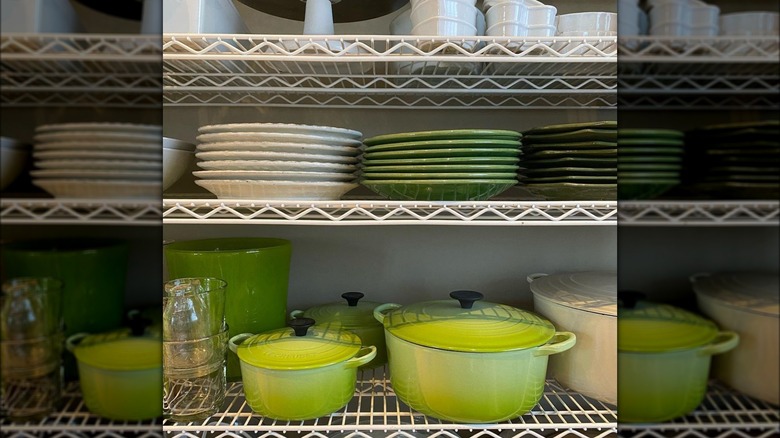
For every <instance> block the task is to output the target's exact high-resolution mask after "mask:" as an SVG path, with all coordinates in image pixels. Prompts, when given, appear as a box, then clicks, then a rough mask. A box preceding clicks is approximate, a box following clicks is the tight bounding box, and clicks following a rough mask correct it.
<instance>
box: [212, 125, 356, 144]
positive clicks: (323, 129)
mask: <svg viewBox="0 0 780 438" xmlns="http://www.w3.org/2000/svg"><path fill="white" fill-rule="evenodd" d="M198 132H199V133H201V134H209V133H219V132H276V133H287V134H313V135H327V136H332V137H347V138H353V139H356V140H359V139H360V138H361V137H363V133H361V132H360V131H354V130H352V129H346V128H336V127H333V126H316V125H298V124H294V123H225V124H221V125H206V126H201V127H200V128H199V129H198Z"/></svg>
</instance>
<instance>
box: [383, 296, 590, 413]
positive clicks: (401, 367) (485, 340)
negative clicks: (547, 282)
mask: <svg viewBox="0 0 780 438" xmlns="http://www.w3.org/2000/svg"><path fill="white" fill-rule="evenodd" d="M450 297H452V298H454V299H455V300H457V301H455V300H443V301H429V302H422V303H416V304H412V305H408V306H401V305H399V304H383V305H381V306H378V307H377V308H376V309H375V310H374V316H375V317H376V319H377V320H378V321H380V322H382V323H383V325H384V328H385V337H386V342H387V353H388V361H389V364H390V382H391V384H392V385H393V390H394V391H395V393H396V395H398V397H399V398H400V399H401V400H402V401H403V402H404V403H406V404H407V405H409V406H410V407H411V408H413V409H414V410H416V411H419V412H421V413H423V414H426V415H430V416H432V417H436V418H440V419H443V420H448V421H456V422H460V423H489V422H498V421H504V420H507V419H510V418H514V417H517V416H519V415H522V414H524V413H526V412H528V411H530V410H531V408H533V407H534V405H536V404H537V403H538V402H539V399H540V398H541V397H542V394H543V392H544V382H545V376H546V373H547V359H548V356H549V355H551V354H555V353H560V352H562V351H566V350H568V349H569V348H571V347H572V346H574V344H575V342H576V338H575V336H574V334H573V333H569V332H556V331H555V327H553V325H552V323H551V322H549V321H548V320H546V319H544V318H541V317H540V316H538V315H536V314H534V313H531V312H527V311H524V310H520V309H517V308H514V307H510V306H507V305H502V304H495V303H489V302H482V301H478V300H481V299H482V298H483V296H482V294H480V293H478V292H473V291H455V292H452V293H451V294H450Z"/></svg>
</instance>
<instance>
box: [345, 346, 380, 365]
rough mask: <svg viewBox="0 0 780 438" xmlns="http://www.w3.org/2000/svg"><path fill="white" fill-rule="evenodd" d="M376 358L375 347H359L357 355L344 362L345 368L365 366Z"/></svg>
mask: <svg viewBox="0 0 780 438" xmlns="http://www.w3.org/2000/svg"><path fill="white" fill-rule="evenodd" d="M375 357H376V347H374V346H373V345H369V346H368V347H361V348H360V350H358V352H357V354H356V355H355V356H354V357H353V358H352V359H349V360H347V361H346V362H345V365H346V366H347V368H357V367H359V366H361V365H365V364H367V363H369V362H371V361H372V360H374V358H375Z"/></svg>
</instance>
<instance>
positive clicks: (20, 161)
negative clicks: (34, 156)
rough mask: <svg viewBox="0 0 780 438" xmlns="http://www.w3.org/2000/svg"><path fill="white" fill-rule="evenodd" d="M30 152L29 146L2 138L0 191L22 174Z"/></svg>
mask: <svg viewBox="0 0 780 438" xmlns="http://www.w3.org/2000/svg"><path fill="white" fill-rule="evenodd" d="M28 155H30V151H29V148H28V146H27V145H25V144H23V143H21V142H19V141H17V140H14V139H12V138H9V137H0V190H2V189H4V188H6V187H8V185H9V184H11V183H12V182H13V180H15V179H16V177H18V176H19V174H20V173H22V170H23V169H24V164H25V162H27V156H28Z"/></svg>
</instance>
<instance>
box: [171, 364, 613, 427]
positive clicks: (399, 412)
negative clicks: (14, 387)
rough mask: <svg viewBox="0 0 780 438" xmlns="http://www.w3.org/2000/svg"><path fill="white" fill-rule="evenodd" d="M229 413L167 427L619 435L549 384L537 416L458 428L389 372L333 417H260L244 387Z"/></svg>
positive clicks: (597, 410)
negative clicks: (419, 404)
mask: <svg viewBox="0 0 780 438" xmlns="http://www.w3.org/2000/svg"><path fill="white" fill-rule="evenodd" d="M228 385H229V387H228V390H227V394H226V396H225V404H224V405H223V406H224V407H225V409H224V410H223V412H220V413H217V414H215V415H213V416H212V417H211V418H208V419H206V420H204V421H202V422H199V423H175V422H171V421H164V422H163V430H164V431H165V434H166V436H167V437H169V438H174V437H175V438H184V437H187V438H192V437H209V438H213V437H220V438H247V437H250V436H251V437H257V438H270V437H280V436H283V434H284V433H287V434H292V433H295V434H296V435H295V436H298V437H299V438H315V437H316V438H326V437H328V436H329V435H330V434H333V433H337V432H342V431H343V432H360V433H357V434H355V435H354V436H355V437H364V436H366V435H364V434H369V433H371V432H372V431H373V432H385V435H387V436H396V437H399V438H401V437H409V436H412V435H411V434H412V433H413V432H416V433H424V434H425V435H427V436H437V437H442V438H444V437H448V438H459V437H461V436H462V434H468V435H469V436H475V437H477V436H481V437H494V438H498V437H499V436H500V437H517V438H519V437H541V436H550V437H565V436H570V437H600V438H601V437H611V436H615V433H616V427H617V415H616V413H615V409H614V407H611V406H608V405H605V404H603V403H601V402H598V401H595V400H592V399H589V398H587V397H585V396H583V395H581V394H577V393H574V392H570V391H567V390H565V389H563V388H562V387H561V386H559V385H558V384H557V383H556V382H555V381H553V380H548V381H547V385H546V386H545V392H544V395H543V396H542V399H541V401H540V402H539V404H537V405H536V406H535V407H534V408H533V409H532V410H531V412H529V413H527V414H525V415H523V416H521V417H518V418H515V419H513V420H510V421H507V422H504V423H500V424H456V423H450V422H446V421H442V420H437V419H435V418H431V417H427V416H425V415H422V414H420V413H418V412H415V411H412V410H411V409H410V408H409V407H408V406H406V405H405V404H403V403H402V402H401V401H400V400H398V398H397V397H396V395H395V393H394V392H393V390H392V388H391V387H390V382H389V378H388V377H387V375H386V369H385V368H378V369H376V370H368V371H363V372H360V373H359V376H358V382H357V385H356V389H355V396H354V397H353V398H352V400H351V401H350V402H349V404H348V405H347V406H346V407H345V408H343V409H341V410H340V411H338V412H335V413H333V414H331V415H328V416H325V417H322V418H319V419H316V420H309V421H295V422H287V421H277V420H271V419H268V418H264V417H262V416H260V415H258V414H254V413H253V412H252V410H251V408H249V406H248V405H247V404H246V400H245V399H244V395H243V387H242V385H241V384H240V383H233V384H228Z"/></svg>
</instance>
